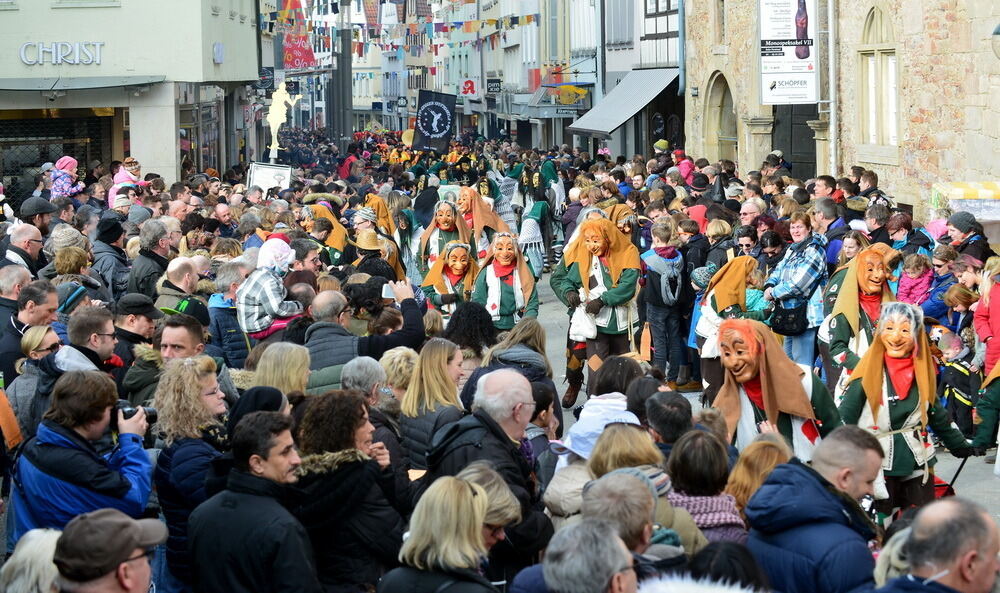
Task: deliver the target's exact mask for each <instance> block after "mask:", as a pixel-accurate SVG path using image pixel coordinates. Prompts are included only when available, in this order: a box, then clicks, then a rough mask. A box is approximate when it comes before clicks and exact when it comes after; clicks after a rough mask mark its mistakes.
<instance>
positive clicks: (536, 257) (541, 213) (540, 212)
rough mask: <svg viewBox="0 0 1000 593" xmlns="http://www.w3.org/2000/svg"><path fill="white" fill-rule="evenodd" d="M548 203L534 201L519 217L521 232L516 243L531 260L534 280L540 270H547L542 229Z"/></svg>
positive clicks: (546, 217) (545, 243)
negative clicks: (522, 215) (520, 217)
mask: <svg viewBox="0 0 1000 593" xmlns="http://www.w3.org/2000/svg"><path fill="white" fill-rule="evenodd" d="M548 212H549V205H548V203H546V202H535V203H534V204H532V205H531V208H530V209H529V210H528V212H527V213H526V214H525V215H524V217H523V218H522V219H521V232H520V233H519V234H518V236H517V243H518V245H519V246H520V247H521V251H522V252H523V253H524V256H525V257H527V258H528V261H529V262H531V269H532V270H534V271H535V280H538V279H540V278H541V277H542V272H548V271H549V267H548V264H547V263H546V261H547V260H546V257H547V249H546V246H547V245H548V243H547V242H546V238H545V233H544V229H545V227H546V222H547V220H548V218H549V217H548Z"/></svg>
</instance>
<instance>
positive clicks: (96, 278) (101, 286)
mask: <svg viewBox="0 0 1000 593" xmlns="http://www.w3.org/2000/svg"><path fill="white" fill-rule="evenodd" d="M57 276H59V275H58V274H56V262H55V258H54V257H53V259H52V261H51V262H49V263H48V265H46V266H45V267H44V268H42V269H41V270H38V279H39V280H48V281H50V282H51V281H52V280H55V278H56V277H57ZM59 281H60V283H62V282H79V283H80V285H82V286H83V287H84V288H86V289H87V296H89V297H90V298H91V299H93V300H97V301H101V302H102V303H110V302H111V289H109V288H108V287H107V285H106V284H105V283H104V280H103V279H102V278H101V277H100V275H98V274H97V272H95V271H94V270H93V268H91V270H90V273H88V274H87V275H85V276H84V275H81V274H63V275H62V276H61V277H60V279H59Z"/></svg>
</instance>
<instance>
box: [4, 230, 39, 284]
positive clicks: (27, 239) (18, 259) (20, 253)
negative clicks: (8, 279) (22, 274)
mask: <svg viewBox="0 0 1000 593" xmlns="http://www.w3.org/2000/svg"><path fill="white" fill-rule="evenodd" d="M42 244H43V241H42V232H41V231H39V230H38V227H35V226H32V225H30V224H19V225H17V226H16V227H14V230H13V231H11V233H10V246H8V247H7V253H6V254H5V255H4V257H3V259H0V267H4V266H21V267H22V268H24V269H26V270H28V272H29V273H31V277H32V278H38V270H39V269H40V266H39V264H40V263H42V262H41V261H39V256H38V254H39V253H41V251H42Z"/></svg>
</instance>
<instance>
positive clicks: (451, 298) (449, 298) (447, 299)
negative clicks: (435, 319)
mask: <svg viewBox="0 0 1000 593" xmlns="http://www.w3.org/2000/svg"><path fill="white" fill-rule="evenodd" d="M457 300H458V295H455V294H452V293H450V292H449V293H448V294H443V295H441V304H442V305H450V304H452V303H454V302H456V301H457Z"/></svg>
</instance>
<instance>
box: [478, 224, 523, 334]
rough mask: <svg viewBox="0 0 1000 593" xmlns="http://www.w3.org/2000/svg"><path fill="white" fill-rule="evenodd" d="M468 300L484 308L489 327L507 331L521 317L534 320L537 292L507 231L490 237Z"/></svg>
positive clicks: (514, 238)
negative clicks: (488, 248)
mask: <svg viewBox="0 0 1000 593" xmlns="http://www.w3.org/2000/svg"><path fill="white" fill-rule="evenodd" d="M472 300H473V301H475V302H477V303H479V304H480V305H483V306H484V307H486V311H487V312H488V313H489V314H490V317H492V318H493V325H494V326H495V327H496V328H497V329H498V330H501V331H506V330H509V329H510V328H512V327H514V324H515V323H517V322H518V321H520V320H521V319H522V318H524V317H538V292H537V289H536V288H535V277H534V274H533V273H532V271H531V267H530V266H529V265H528V262H527V261H526V260H525V259H524V256H523V255H521V251H520V250H519V249H518V248H517V238H516V237H515V236H514V235H513V234H512V233H509V232H499V233H497V234H496V236H494V237H493V244H492V245H491V246H490V251H489V254H488V255H487V256H486V261H485V262H484V263H483V268H482V270H480V271H479V275H478V276H476V286H475V290H474V291H473V293H472Z"/></svg>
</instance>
